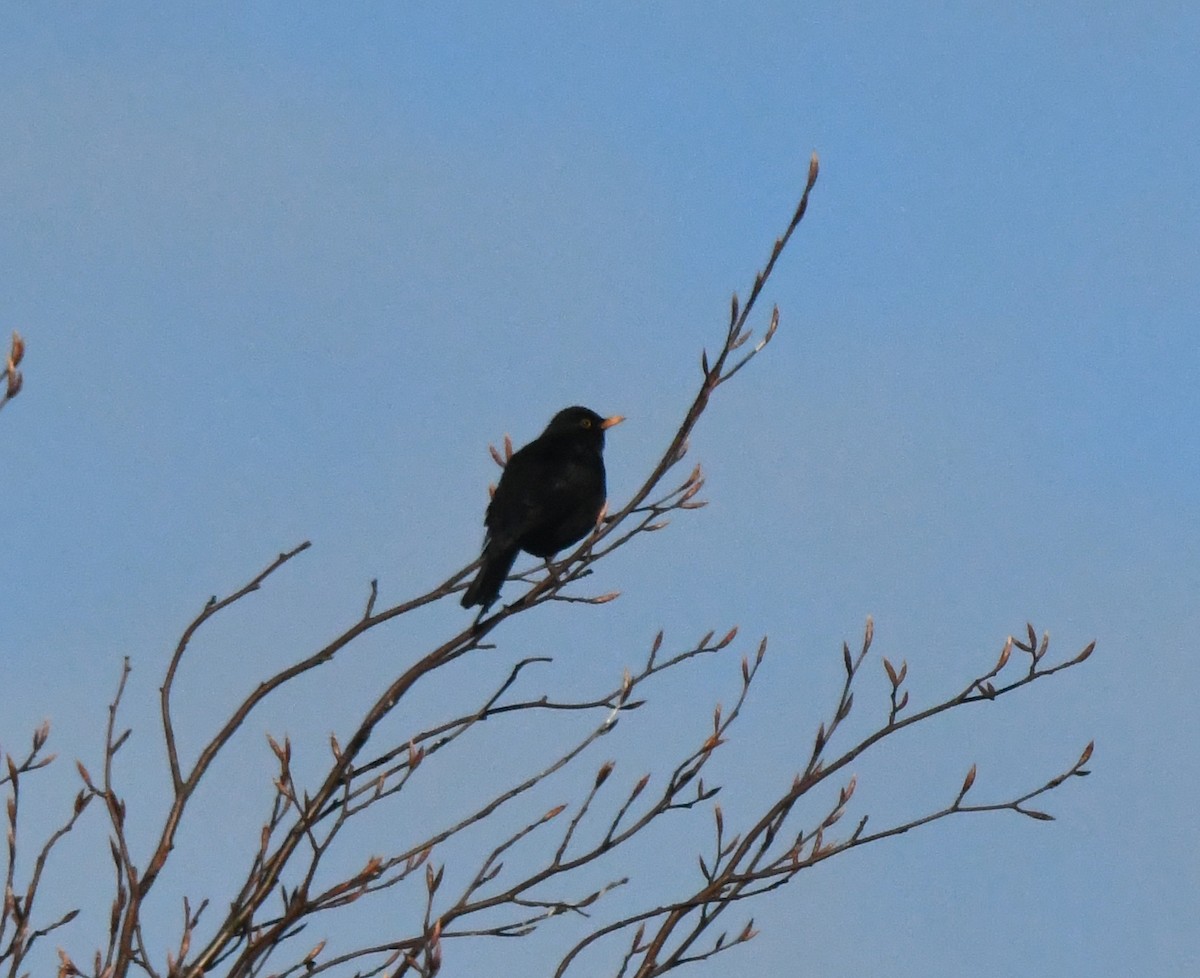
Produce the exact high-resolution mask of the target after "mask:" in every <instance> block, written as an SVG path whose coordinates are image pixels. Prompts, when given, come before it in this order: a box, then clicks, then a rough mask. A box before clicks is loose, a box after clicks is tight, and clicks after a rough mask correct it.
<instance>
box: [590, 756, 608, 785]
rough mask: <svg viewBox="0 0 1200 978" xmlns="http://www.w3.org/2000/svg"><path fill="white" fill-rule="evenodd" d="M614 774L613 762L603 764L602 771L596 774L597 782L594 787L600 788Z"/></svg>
mask: <svg viewBox="0 0 1200 978" xmlns="http://www.w3.org/2000/svg"><path fill="white" fill-rule="evenodd" d="M612 772H613V762H612V761H605V762H604V763H603V764H601V765H600V770H599V771H597V772H596V782H595V784H594V785H593V786H592V787H593V788H599V787H600V785H602V784H604V782H605V781H607V780H608V776H609V775H610V774H612Z"/></svg>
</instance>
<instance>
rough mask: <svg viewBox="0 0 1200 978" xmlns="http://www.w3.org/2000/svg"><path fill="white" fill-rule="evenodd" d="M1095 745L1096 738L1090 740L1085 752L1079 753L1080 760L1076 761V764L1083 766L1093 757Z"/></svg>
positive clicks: (1078, 766)
mask: <svg viewBox="0 0 1200 978" xmlns="http://www.w3.org/2000/svg"><path fill="white" fill-rule="evenodd" d="M1095 747H1096V742H1095V741H1094V740H1089V741H1088V745H1087V746H1086V747H1085V748H1084V749H1083V753H1082V754H1080V755H1079V760H1078V761H1076V762H1075V766H1076V767H1077V768H1080V767H1083V766H1084V765H1085V764H1086V763H1087V762H1088V761H1090V760H1091V759H1092V751H1093V750H1094V749H1095Z"/></svg>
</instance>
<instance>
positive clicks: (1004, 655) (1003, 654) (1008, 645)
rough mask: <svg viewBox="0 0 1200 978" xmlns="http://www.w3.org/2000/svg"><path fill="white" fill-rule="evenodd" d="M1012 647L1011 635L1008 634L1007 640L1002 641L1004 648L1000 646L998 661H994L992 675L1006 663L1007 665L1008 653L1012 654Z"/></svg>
mask: <svg viewBox="0 0 1200 978" xmlns="http://www.w3.org/2000/svg"><path fill="white" fill-rule="evenodd" d="M1012 647H1013V640H1012V636H1011V635H1010V636H1008V641H1007V642H1005V643H1004V648H1002V649H1001V650H1000V661H998V662H997V663H996V668H995V669H993V670H992V674H993V675H995V674H996V673H998V672H999V671H1000V670H1001V669H1003V668H1004V667H1005V666H1006V665H1008V657H1009V656H1010V655H1012Z"/></svg>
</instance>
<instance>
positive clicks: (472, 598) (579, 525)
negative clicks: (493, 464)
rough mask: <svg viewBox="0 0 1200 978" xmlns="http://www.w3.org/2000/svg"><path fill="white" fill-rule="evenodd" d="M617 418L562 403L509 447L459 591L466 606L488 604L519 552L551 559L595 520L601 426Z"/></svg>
mask: <svg viewBox="0 0 1200 978" xmlns="http://www.w3.org/2000/svg"><path fill="white" fill-rule="evenodd" d="M623 420H624V418H623V417H621V416H620V415H614V416H613V417H611V418H602V417H600V415H598V414H597V413H596V412H595V411H589V410H588V409H587V408H585V407H569V408H565V409H564V410H562V411H559V412H558V414H556V415H555V416H554V418H553V419H552V420H551V422H550V424H548V425H547V426H546V430H545V431H543V432H542V433H541V434H540V435H538V436H537V438H535V439H534V440H533V441H531V442H530V443H529V444H528V445H526V446H525V447H524V448H521V449H519V450H518V451H516V452H514V453H513V456H512V458H510V459H509V460H508V463H507V464H506V465H505V466H504V474H503V475H502V476H501V477H500V484H499V485H498V486H497V487H496V494H495V495H494V496H492V501H491V503H490V504H489V505H488V508H487V515H486V516H485V517H484V519H483V523H484V526H485V527H487V535H486V536H485V537H484V541H483V557H482V558H481V559H482V563H481V564H480V566H479V573H478V574H476V575H475V580H473V581H472V582H471V584H470V586H469V587H468V588H467V591H466V593H465V594H464V595H463V597H462V604H463V607H464V608H470V607H472V606H473V605H477V604H478V605H482V606H483V610H484V611H486V610H487V609H488V608H489V607H491V605H492V603H493V602H494V601H495V600H496V598H498V597H499V596H500V587H501V585H502V584H503V583H504V579H505V578H506V577H508V572H509V571H510V570H511V569H512V565H513V561H514V560H516V559H517V553H518V552H519V551H521V550H524V551H525V552H526V553H530V554H533V555H534V556H535V557H542V558H549V557H551V556H553V555H554V554H556V553H558V551H560V550H562V549H564V548H566V547H569V546H571V544H573V543H577V542H578V541H580V540H582V539H583V538H584V537H585V536H586V535H587V534H588V532H589V531H590V530H591V529H592V527H594V526H595V525H596V519H597V517H599V515H600V511H601V509H603V508H604V499H605V496H606V494H607V487H606V486H605V481H604V456H603V452H604V432H605V430H606V429H608V428H611V427H612V426H613V425H615V424H619V423H620V422H621V421H623Z"/></svg>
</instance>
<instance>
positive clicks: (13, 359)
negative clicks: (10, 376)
mask: <svg viewBox="0 0 1200 978" xmlns="http://www.w3.org/2000/svg"><path fill="white" fill-rule="evenodd" d="M24 359H25V340H24V339H22V338H21V334H20V333H18V332H17V331H16V330H15V329H14V330H13V335H12V349H11V350H10V352H9V354H8V362H9V365H10V366H13V367H19V366H20V365H21V361H22V360H24Z"/></svg>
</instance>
